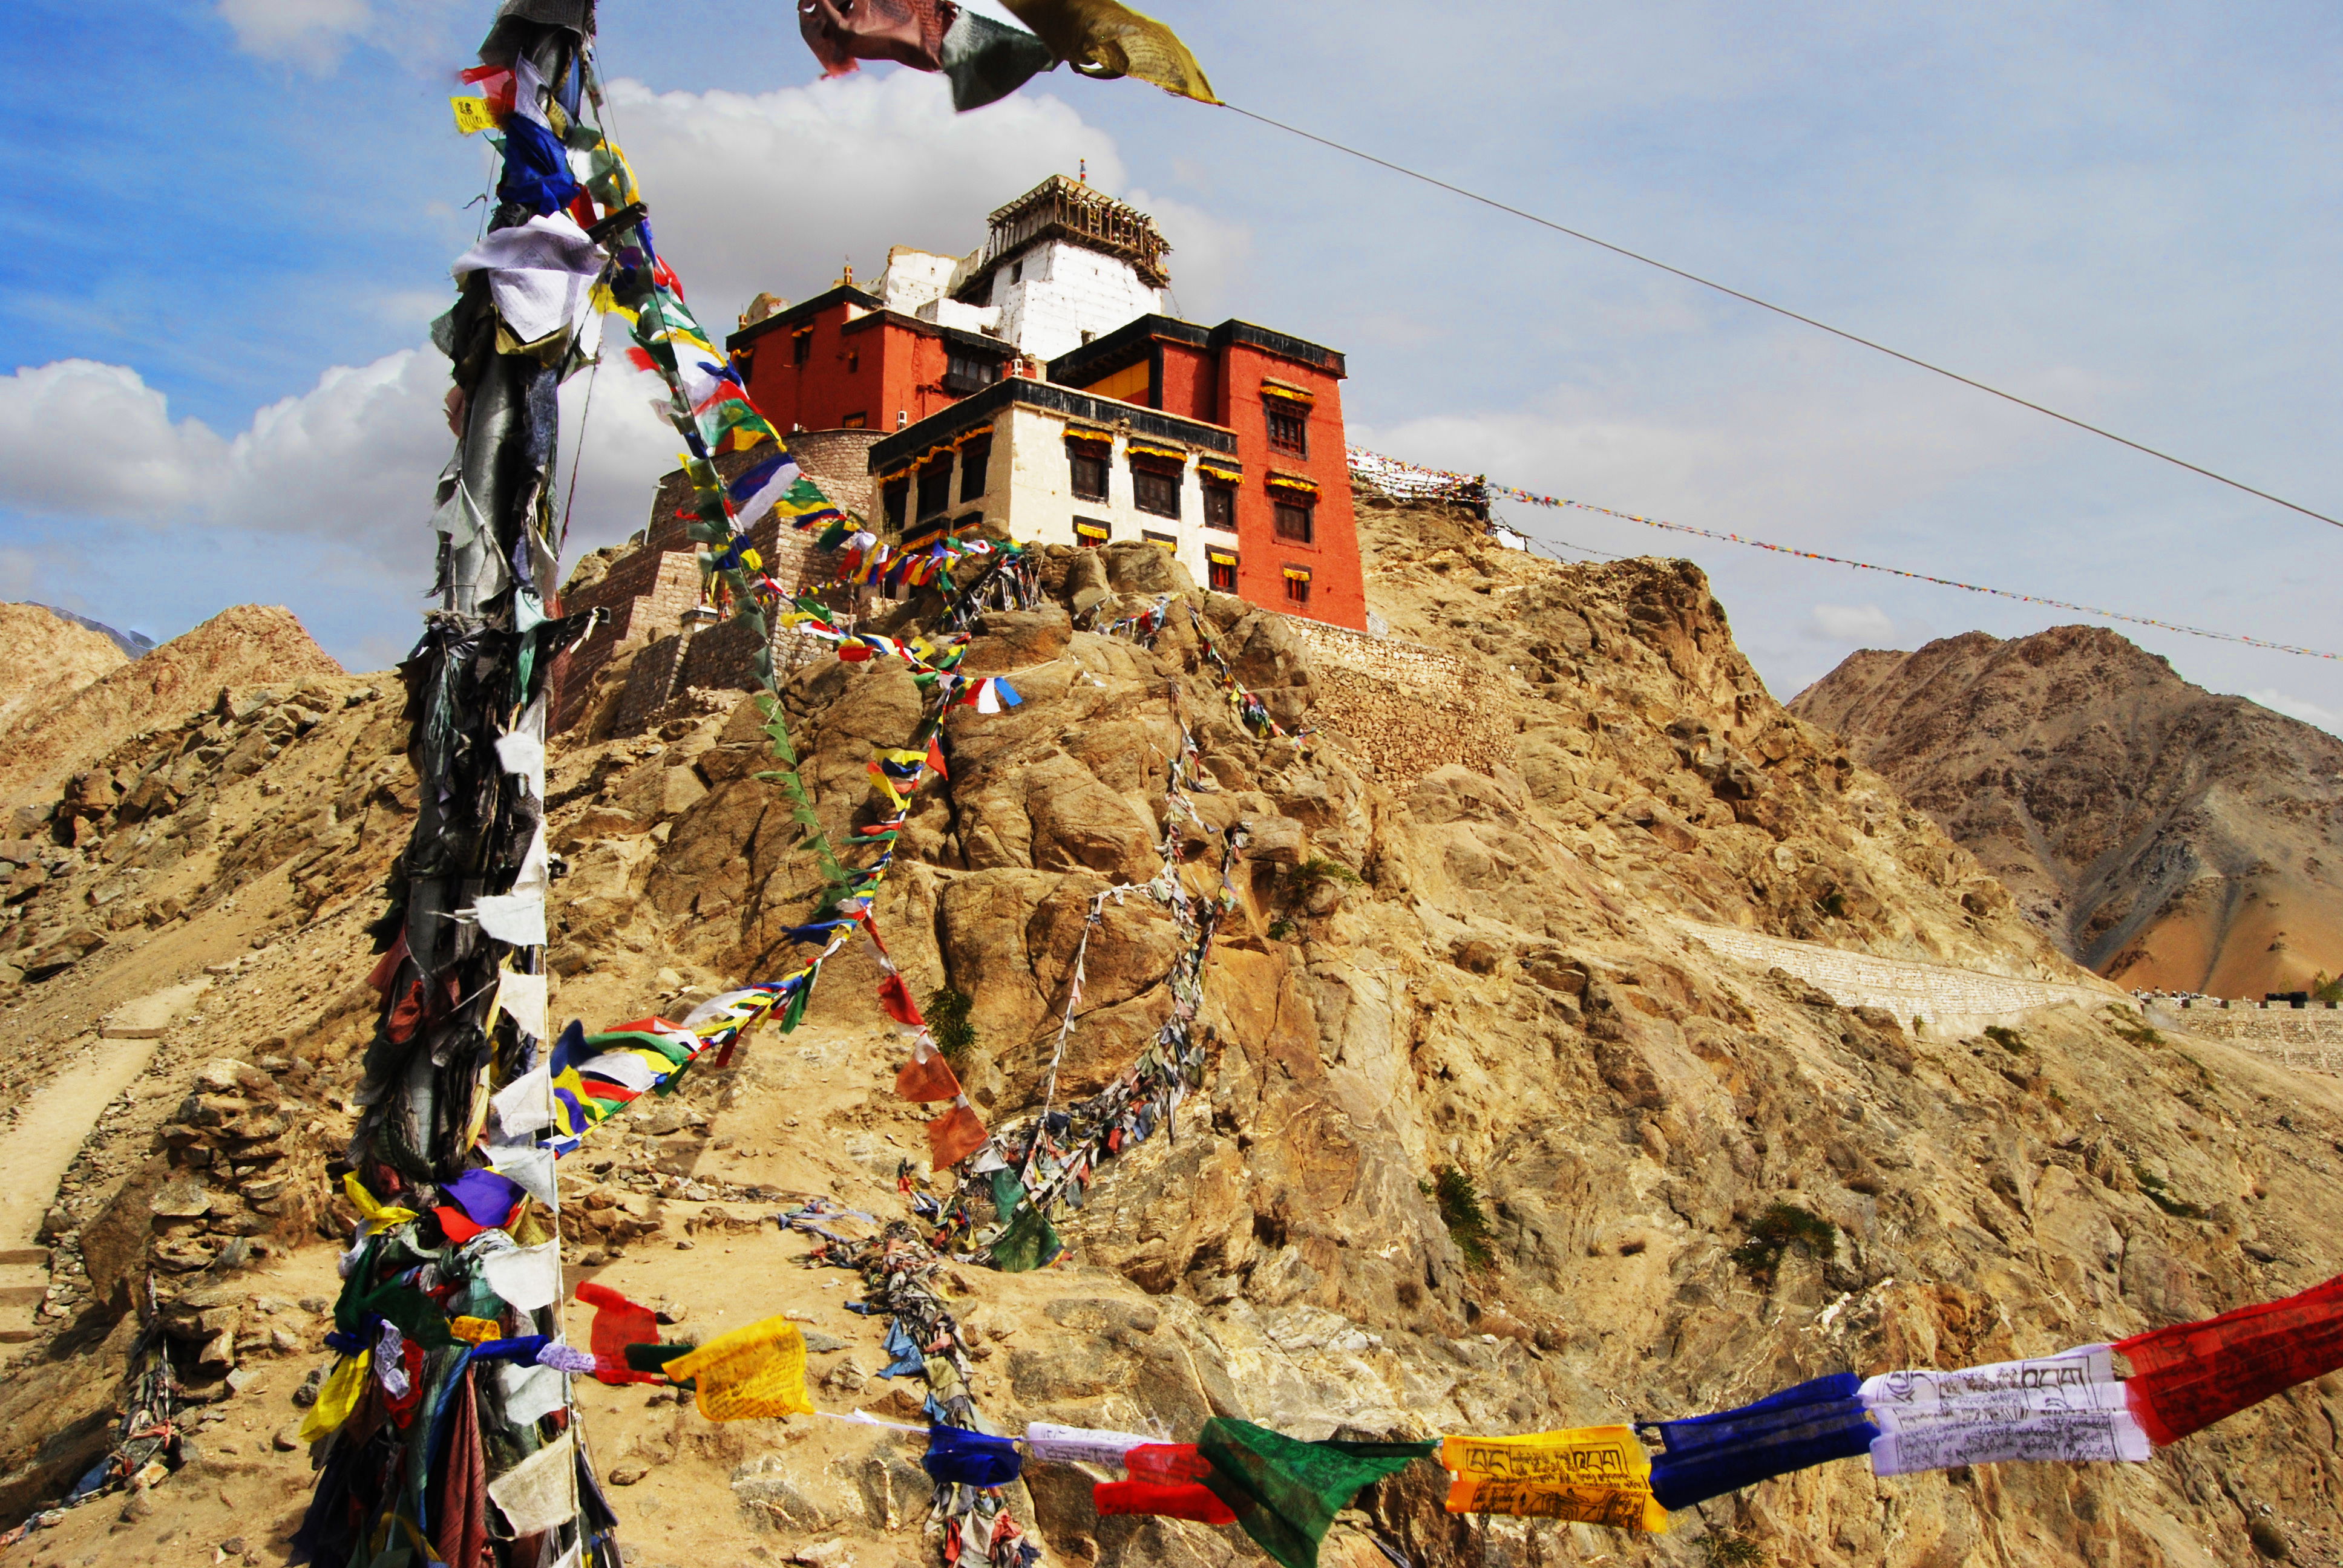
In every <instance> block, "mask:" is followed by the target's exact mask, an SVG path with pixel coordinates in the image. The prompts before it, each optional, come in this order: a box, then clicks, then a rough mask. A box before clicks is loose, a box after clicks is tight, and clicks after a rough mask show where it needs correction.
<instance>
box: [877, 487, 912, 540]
mask: <svg viewBox="0 0 2343 1568" xmlns="http://www.w3.org/2000/svg"><path fill="white" fill-rule="evenodd" d="M880 498H881V499H880V508H881V510H882V511H883V513H884V515H885V517H886V518H887V526H888V527H889V528H892V529H894V530H895V532H897V533H899V534H900V533H901V532H902V531H903V508H904V507H905V506H907V505H908V504H910V499H911V481H910V480H909V479H890V480H888V481H887V484H886V487H885V488H884V489H882V490H881V491H880Z"/></svg>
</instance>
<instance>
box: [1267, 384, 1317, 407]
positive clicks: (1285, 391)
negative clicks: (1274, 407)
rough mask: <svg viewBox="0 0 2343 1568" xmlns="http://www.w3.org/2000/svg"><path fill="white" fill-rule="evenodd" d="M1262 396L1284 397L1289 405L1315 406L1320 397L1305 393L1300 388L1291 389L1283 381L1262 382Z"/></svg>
mask: <svg viewBox="0 0 2343 1568" xmlns="http://www.w3.org/2000/svg"><path fill="white" fill-rule="evenodd" d="M1261 395H1262V397H1282V398H1284V399H1285V400H1286V401H1287V402H1289V403H1301V404H1305V405H1307V404H1314V403H1316V402H1317V401H1318V395H1317V394H1316V393H1314V392H1305V391H1303V390H1302V388H1301V387H1289V386H1287V385H1286V384H1285V383H1284V382H1282V381H1264V382H1262V384H1261Z"/></svg>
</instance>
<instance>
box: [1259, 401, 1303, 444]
mask: <svg viewBox="0 0 2343 1568" xmlns="http://www.w3.org/2000/svg"><path fill="white" fill-rule="evenodd" d="M1262 415H1263V416H1264V418H1265V421H1266V423H1267V425H1268V428H1269V449H1270V450H1271V451H1272V452H1277V453H1282V454H1283V455H1284V456H1286V457H1308V456H1310V410H1309V409H1308V408H1306V407H1303V406H1302V405H1301V404H1299V403H1292V404H1289V403H1287V402H1286V401H1285V400H1284V399H1283V398H1271V399H1270V400H1269V401H1268V402H1267V403H1266V404H1265V405H1263V407H1262ZM1281 429H1284V430H1290V432H1291V436H1292V438H1291V439H1290V440H1289V439H1285V438H1283V437H1282V436H1281V433H1280V432H1281Z"/></svg>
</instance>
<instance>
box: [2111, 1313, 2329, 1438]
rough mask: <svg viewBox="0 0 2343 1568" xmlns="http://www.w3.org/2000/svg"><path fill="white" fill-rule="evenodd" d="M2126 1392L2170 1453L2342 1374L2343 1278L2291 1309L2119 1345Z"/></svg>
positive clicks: (2234, 1316)
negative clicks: (2187, 1440) (2174, 1446)
mask: <svg viewBox="0 0 2343 1568" xmlns="http://www.w3.org/2000/svg"><path fill="white" fill-rule="evenodd" d="M2115 1348H2116V1349H2117V1350H2118V1351H2121V1352H2123V1353H2124V1354H2125V1355H2126V1356H2127V1357H2129V1358H2130V1359H2131V1365H2132V1375H2131V1379H2130V1381H2129V1382H2126V1383H2125V1384H2124V1392H2125V1395H2126V1397H2127V1401H2128V1402H2129V1405H2130V1409H2131V1412H2132V1414H2133V1415H2134V1416H2136V1417H2137V1419H2138V1422H2139V1424H2140V1426H2141V1427H2142V1428H2143V1429H2144V1430H2145V1431H2146V1432H2147V1436H2148V1437H2149V1438H2150V1439H2151V1440H2152V1441H2153V1442H2155V1443H2156V1444H2157V1447H2159V1448H2160V1447H2163V1446H2165V1445H2166V1444H2167V1443H2174V1442H2179V1441H2180V1440H2181V1439H2182V1438H2184V1437H2187V1435H2188V1434H2189V1433H2190V1432H2199V1431H2202V1430H2203V1429H2204V1428H2206V1427H2208V1426H2210V1425H2212V1424H2213V1423H2214V1422H2217V1421H2220V1420H2222V1419H2224V1418H2225V1417H2227V1416H2232V1415H2235V1414H2236V1413H2237V1412H2239V1411H2241V1410H2244V1409H2246V1408H2247V1407H2248V1406H2251V1405H2256V1404H2259V1403H2260V1402H2262V1401H2264V1400H2266V1399H2269V1398H2271V1397H2272V1396H2274V1395H2276V1394H2278V1393H2282V1392H2285V1391H2286V1390H2288V1389H2289V1388H2292V1387H2294V1386H2295V1385H2296V1384H2297V1383H2304V1382H2309V1381H2310V1380H2312V1379H2313V1378H2319V1377H2325V1376H2326V1375H2327V1374H2328V1372H2335V1371H2337V1370H2338V1369H2343V1274H2338V1276H2336V1277H2335V1278H2334V1279H2331V1280H2329V1281H2328V1282H2326V1283H2325V1284H2323V1285H2314V1286H2313V1287H2311V1288H2310V1289H2309V1290H2307V1291H2305V1292H2302V1293H2301V1294H2299V1295H2295V1296H2288V1297H2287V1298H2286V1299H2285V1300H2284V1301H2278V1302H2260V1303H2258V1304H2257V1305H2254V1306H2250V1307H2239V1308H2238V1309H2237V1311H2235V1312H2223V1313H2222V1314H2221V1315H2220V1316H2219V1317H2217V1318H2207V1319H2206V1320H2205V1321H2204V1322H2195V1323H2180V1324H2177V1325H2175V1326H2174V1327H2171V1328H2167V1329H2156V1330H2152V1331H2151V1332H2147V1333H2144V1334H2136V1335H2134V1336H2133V1337H2132V1338H2130V1339H2127V1340H2121V1341H2118V1342H2117V1344H2116V1346H2115Z"/></svg>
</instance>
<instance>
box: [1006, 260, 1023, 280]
mask: <svg viewBox="0 0 2343 1568" xmlns="http://www.w3.org/2000/svg"><path fill="white" fill-rule="evenodd" d="M1009 281H1010V282H1011V283H1022V282H1024V281H1025V264H1024V263H1023V262H1021V261H1013V262H1011V263H1010V264H1009Z"/></svg>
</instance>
